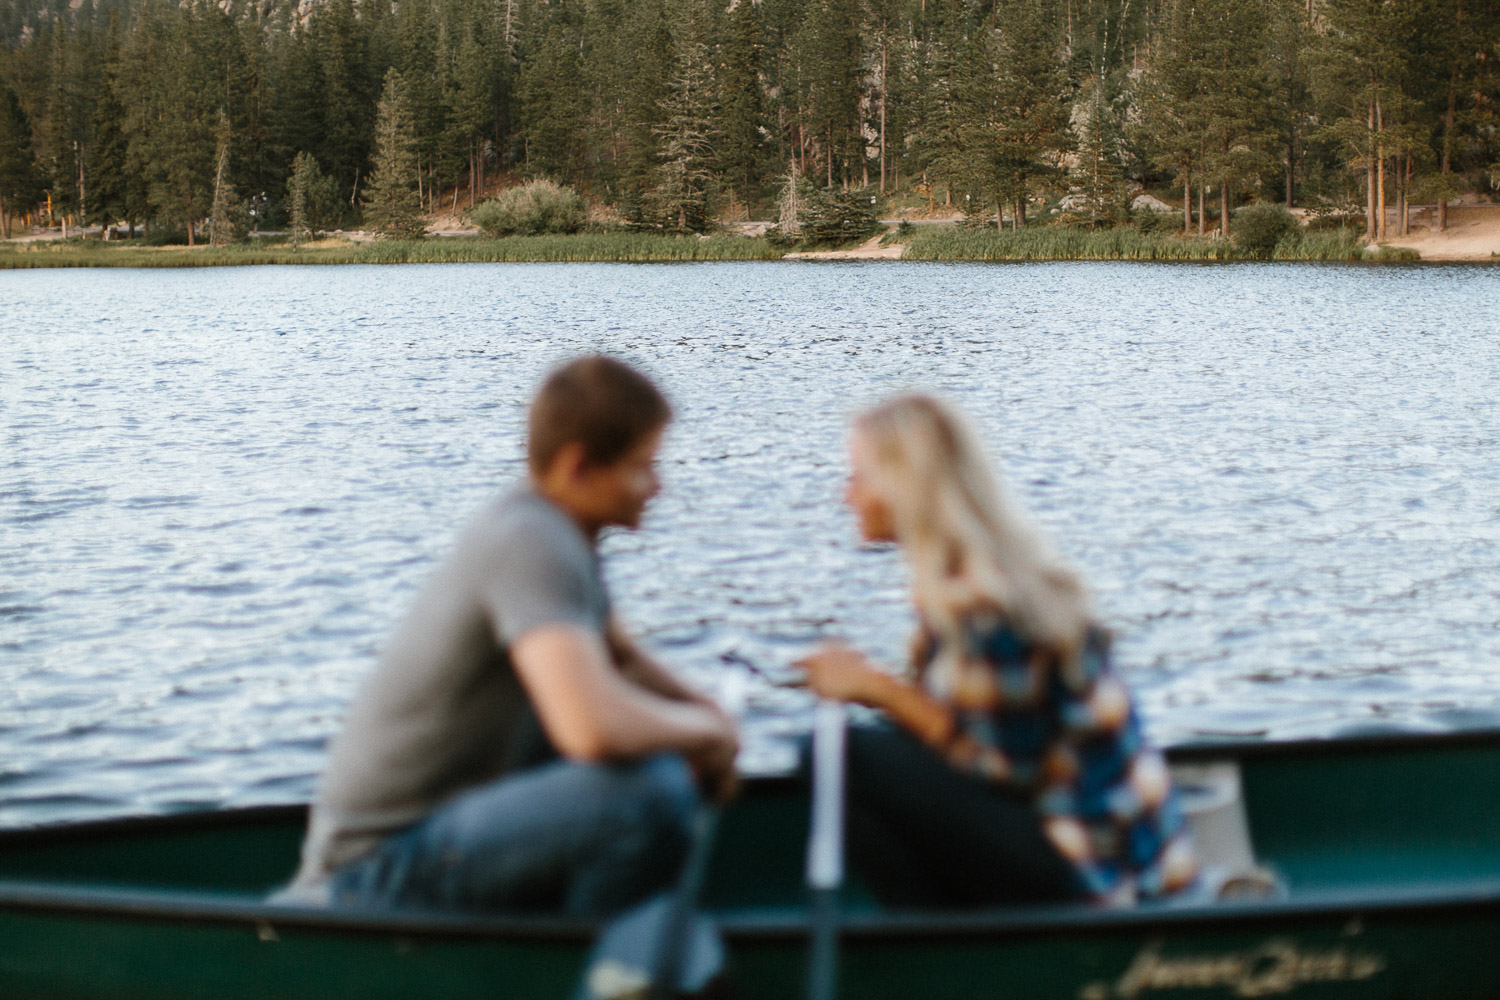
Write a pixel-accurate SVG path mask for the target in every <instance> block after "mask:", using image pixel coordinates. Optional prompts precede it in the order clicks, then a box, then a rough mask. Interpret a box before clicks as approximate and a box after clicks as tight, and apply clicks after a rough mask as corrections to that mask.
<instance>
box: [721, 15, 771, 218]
mask: <svg viewBox="0 0 1500 1000" xmlns="http://www.w3.org/2000/svg"><path fill="white" fill-rule="evenodd" d="M758 34H759V26H758V24H757V21H756V8H755V4H753V3H750V2H749V0H741V2H740V3H738V4H736V5H735V7H734V9H733V10H732V11H730V12H729V16H728V24H727V25H726V31H725V37H724V40H723V41H722V42H721V43H720V44H719V46H718V60H717V61H718V64H719V73H718V80H717V81H716V82H717V87H716V90H717V92H718V93H719V95H720V107H721V111H720V124H721V128H720V132H719V140H718V144H717V149H718V156H717V158H716V162H715V166H716V168H717V170H718V171H719V172H720V173H722V174H723V175H724V177H725V179H726V181H727V182H728V183H729V185H730V186H731V187H733V188H735V189H737V190H738V191H739V192H741V194H742V195H743V194H744V193H746V192H748V191H750V190H751V189H752V188H753V187H754V185H755V180H756V172H757V168H758V167H759V166H760V161H761V159H762V148H763V144H762V139H761V128H762V127H763V124H764V122H763V115H762V112H761V85H760V44H759V38H758Z"/></svg>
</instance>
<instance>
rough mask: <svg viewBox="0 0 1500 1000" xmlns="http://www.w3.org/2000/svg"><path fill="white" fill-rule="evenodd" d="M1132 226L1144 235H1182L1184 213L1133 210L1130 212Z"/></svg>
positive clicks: (1143, 209) (1148, 209)
mask: <svg viewBox="0 0 1500 1000" xmlns="http://www.w3.org/2000/svg"><path fill="white" fill-rule="evenodd" d="M1130 224H1131V225H1132V226H1134V227H1135V228H1136V229H1139V230H1140V231H1141V232H1143V233H1180V232H1182V213H1181V212H1158V211H1156V210H1155V209H1151V208H1133V209H1131V210H1130Z"/></svg>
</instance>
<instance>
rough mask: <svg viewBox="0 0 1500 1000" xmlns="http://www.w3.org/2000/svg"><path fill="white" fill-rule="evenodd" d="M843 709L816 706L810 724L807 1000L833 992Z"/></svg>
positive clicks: (840, 869) (826, 999) (840, 871)
mask: <svg viewBox="0 0 1500 1000" xmlns="http://www.w3.org/2000/svg"><path fill="white" fill-rule="evenodd" d="M845 738H846V733H845V719H844V706H843V705H842V704H840V703H838V702H834V701H820V702H818V708H817V713H816V715H815V717H814V722H813V751H812V779H813V782H812V783H813V792H812V824H811V830H810V831H809V833H808V838H807V887H808V889H810V890H811V893H812V898H811V900H810V912H809V923H810V928H809V930H810V941H809V952H808V962H807V998H808V1000H833V998H834V996H835V995H836V994H837V992H838V919H839V908H838V894H839V886H840V885H842V884H843V881H844V750H845V746H844V745H845Z"/></svg>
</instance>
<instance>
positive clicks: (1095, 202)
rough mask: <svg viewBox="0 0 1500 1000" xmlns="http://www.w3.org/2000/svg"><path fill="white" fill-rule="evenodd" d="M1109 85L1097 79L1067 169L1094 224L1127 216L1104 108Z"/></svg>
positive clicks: (1085, 102) (1084, 106)
mask: <svg viewBox="0 0 1500 1000" xmlns="http://www.w3.org/2000/svg"><path fill="white" fill-rule="evenodd" d="M1105 88H1106V84H1105V82H1104V81H1103V80H1097V79H1096V80H1094V81H1092V82H1091V86H1090V87H1089V93H1088V94H1087V95H1086V96H1085V98H1084V100H1083V102H1082V104H1081V106H1080V108H1079V112H1080V113H1079V114H1078V122H1077V126H1076V131H1077V133H1078V151H1077V156H1076V159H1075V161H1074V164H1073V167H1072V169H1071V170H1070V171H1069V172H1068V173H1069V177H1070V179H1071V180H1072V182H1073V185H1074V187H1076V188H1077V189H1078V191H1079V192H1080V193H1081V194H1082V196H1083V197H1082V201H1083V205H1082V206H1081V207H1082V209H1083V212H1082V214H1083V216H1084V218H1085V219H1086V220H1087V221H1088V222H1089V223H1090V224H1092V225H1113V224H1114V223H1116V222H1119V221H1121V219H1122V217H1123V216H1124V205H1123V200H1124V196H1125V187H1124V184H1123V182H1122V180H1121V176H1120V169H1119V165H1118V162H1117V160H1118V152H1117V148H1116V147H1115V144H1114V143H1113V142H1112V141H1111V140H1112V136H1111V135H1110V124H1111V123H1110V120H1109V115H1108V113H1107V112H1106V111H1105V96H1104V92H1105Z"/></svg>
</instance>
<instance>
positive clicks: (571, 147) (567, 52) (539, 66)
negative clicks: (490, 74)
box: [519, 21, 586, 180]
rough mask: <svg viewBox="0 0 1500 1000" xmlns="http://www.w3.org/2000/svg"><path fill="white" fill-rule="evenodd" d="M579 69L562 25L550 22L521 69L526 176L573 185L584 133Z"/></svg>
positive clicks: (583, 112) (520, 88) (522, 127)
mask: <svg viewBox="0 0 1500 1000" xmlns="http://www.w3.org/2000/svg"><path fill="white" fill-rule="evenodd" d="M581 79H582V68H581V66H580V65H579V60H578V53H577V47H576V46H574V45H572V44H570V43H569V41H568V38H567V35H566V33H565V31H564V30H563V26H562V25H559V24H557V23H555V22H552V21H549V22H548V23H547V25H546V26H545V28H544V29H543V33H542V37H541V38H540V39H539V40H538V43H537V45H536V47H535V48H534V49H532V50H531V51H530V52H529V53H528V54H527V56H526V58H525V60H524V61H523V62H522V64H521V72H520V81H519V90H520V94H521V140H522V157H523V161H524V163H525V165H526V168H527V170H528V172H530V173H532V174H537V175H548V174H550V175H553V176H555V177H558V178H560V179H563V180H573V179H574V178H575V175H576V173H577V172H578V168H579V166H581V157H580V152H581V150H582V148H584V144H583V138H584V134H585V129H584V120H585V117H586V114H585V111H584V100H583V95H582V94H581V93H580V91H579V82H580V80H581Z"/></svg>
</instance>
